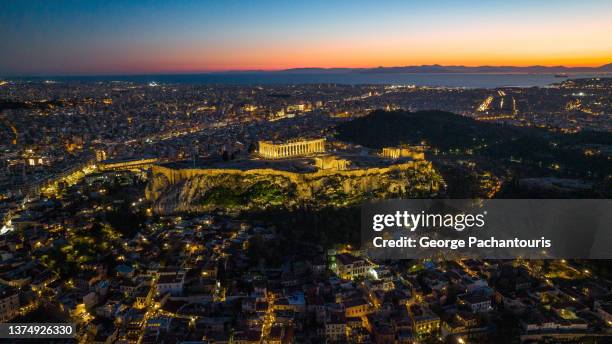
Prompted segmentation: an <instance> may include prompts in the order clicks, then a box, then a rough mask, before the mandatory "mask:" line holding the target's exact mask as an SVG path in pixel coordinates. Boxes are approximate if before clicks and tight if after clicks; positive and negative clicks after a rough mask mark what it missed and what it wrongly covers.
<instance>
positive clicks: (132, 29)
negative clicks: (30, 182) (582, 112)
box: [0, 1, 612, 75]
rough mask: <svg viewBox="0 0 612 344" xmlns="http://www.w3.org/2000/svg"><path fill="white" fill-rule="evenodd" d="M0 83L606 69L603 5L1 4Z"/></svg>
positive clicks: (607, 7) (611, 26) (609, 44)
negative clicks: (316, 72)
mask: <svg viewBox="0 0 612 344" xmlns="http://www.w3.org/2000/svg"><path fill="white" fill-rule="evenodd" d="M0 7H1V8H2V10H1V11H0V13H1V14H0V27H1V28H2V31H3V32H6V33H7V35H6V38H5V39H4V40H3V42H2V43H0V47H1V48H2V51H4V52H6V53H5V54H3V55H2V56H0V66H1V67H0V75H96V74H149V73H198V72H216V71H229V70H232V71H235V70H282V69H288V68H302V67H322V68H335V67H349V68H369V67H378V66H385V67H393V66H407V65H429V64H441V65H465V66H479V65H512V66H529V65H544V66H557V65H564V66H568V67H575V66H589V67H596V66H600V65H604V64H607V63H610V62H611V61H612V41H611V40H609V39H608V38H607V37H610V36H611V34H612V23H610V21H609V20H607V19H608V17H609V15H608V14H609V13H611V10H612V5H611V4H610V3H606V2H604V1H587V2H581V3H577V2H565V1H561V2H555V3H554V6H553V4H552V2H540V3H538V4H531V3H529V2H525V1H519V2H514V3H513V4H504V3H501V2H490V3H487V4H484V5H483V4H472V3H470V2H467V1H457V2H448V1H442V2H436V3H433V4H432V3H428V2H421V1H417V2H411V3H400V2H388V3H385V4H384V6H383V5H381V4H376V3H372V2H358V3H352V2H351V3H348V2H334V3H333V4H328V3H323V2H308V3H302V4H297V3H292V4H286V3H282V2H274V1H266V2H262V3H259V2H258V3H248V2H247V3H245V2H240V3H238V2H236V3H233V2H232V3H222V4H216V3H209V2H192V1H184V2H180V3H178V4H177V3H173V4H172V5H170V4H167V3H162V2H158V1H152V2H142V1H125V2H114V1H110V2H99V1H91V2H87V3H75V2H67V1H60V2H53V3H50V2H49V3H47V2H39V1H28V2H9V3H3V4H2V5H0Z"/></svg>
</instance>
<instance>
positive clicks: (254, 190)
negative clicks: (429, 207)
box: [146, 161, 441, 214]
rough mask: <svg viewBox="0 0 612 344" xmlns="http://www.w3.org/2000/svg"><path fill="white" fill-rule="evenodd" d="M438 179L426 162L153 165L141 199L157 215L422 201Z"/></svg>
mask: <svg viewBox="0 0 612 344" xmlns="http://www.w3.org/2000/svg"><path fill="white" fill-rule="evenodd" d="M440 182H441V177H440V176H439V175H438V173H437V172H436V171H435V170H433V168H432V167H431V164H430V163H428V162H426V161H419V162H410V163H404V164H399V165H393V166H390V167H385V168H371V169H359V170H349V171H319V172H314V173H292V172H285V171H277V170H270V169H261V170H249V171H239V170H220V169H208V170H207V169H170V168H166V167H161V166H155V167H154V168H153V170H152V176H151V178H150V180H149V184H148V185H147V190H146V195H147V198H148V199H149V200H151V201H153V203H154V207H153V209H154V211H155V212H157V213H158V214H170V213H176V212H207V211H211V210H214V209H225V210H247V209H264V208H267V207H288V208H291V207H295V206H297V205H299V204H310V205H312V206H325V205H336V206H341V205H350V204H356V203H358V202H361V201H363V200H365V199H376V198H397V197H423V196H428V195H431V194H432V193H435V192H436V191H437V190H438V187H439V184H440Z"/></svg>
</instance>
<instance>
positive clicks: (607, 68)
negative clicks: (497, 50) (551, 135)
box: [279, 63, 612, 74]
mask: <svg viewBox="0 0 612 344" xmlns="http://www.w3.org/2000/svg"><path fill="white" fill-rule="evenodd" d="M279 72H280V73H299V74H304V73H521V74H529V73H535V74H540V73H549V74H550V73H612V63H608V64H606V65H603V66H599V67H565V66H549V67H547V66H527V67H515V66H478V67H466V66H441V65H422V66H403V67H377V68H317V67H313V68H291V69H285V70H282V71H279Z"/></svg>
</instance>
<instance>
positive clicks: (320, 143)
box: [259, 138, 325, 159]
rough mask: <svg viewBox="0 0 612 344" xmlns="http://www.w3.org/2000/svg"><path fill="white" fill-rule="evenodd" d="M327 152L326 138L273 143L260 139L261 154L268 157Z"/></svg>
mask: <svg viewBox="0 0 612 344" xmlns="http://www.w3.org/2000/svg"><path fill="white" fill-rule="evenodd" d="M324 152H325V139H324V138H323V139H313V140H302V141H290V142H284V143H273V142H270V141H259V155H260V156H261V157H263V158H267V159H284V158H291V157H297V156H304V155H310V154H316V153H324Z"/></svg>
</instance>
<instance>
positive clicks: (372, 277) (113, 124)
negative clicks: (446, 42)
mask: <svg viewBox="0 0 612 344" xmlns="http://www.w3.org/2000/svg"><path fill="white" fill-rule="evenodd" d="M611 94H612V79H610V78H605V77H602V78H589V79H567V80H566V79H562V80H560V81H559V82H558V83H556V84H553V85H551V86H549V87H530V88H519V87H513V88H497V89H473V88H448V87H423V86H412V85H408V86H406V85H401V86H400V85H336V84H305V85H260V86H238V85H227V86H222V85H198V84H163V83H157V82H150V83H136V82H125V81H121V82H86V81H54V80H46V81H32V80H30V81H28V80H23V79H15V80H9V79H7V80H6V81H3V82H2V83H1V85H0V99H1V101H0V107H1V113H0V116H1V117H0V118H1V121H0V128H1V130H0V145H1V146H0V151H1V152H2V153H1V154H2V156H1V157H0V158H1V159H0V161H1V163H0V164H1V166H0V167H1V169H2V171H3V173H2V174H0V178H1V180H0V192H1V194H0V197H1V203H0V211H1V214H2V230H1V232H2V235H1V236H0V243H1V248H0V253H1V255H0V257H1V259H0V285H1V289H2V293H1V298H0V304H1V305H2V307H1V308H0V313H1V314H0V319H1V321H2V322H49V321H52V322H66V323H75V324H76V325H77V330H78V333H77V340H78V341H79V342H83V343H115V342H116V343H158V342H159V343H187V342H189V343H196V342H197V343H322V342H328V343H335V342H338V343H371V342H372V343H436V342H437V343H468V342H498V343H501V342H518V341H519V340H520V341H522V342H529V341H533V342H537V341H543V340H552V341H553V342H557V341H583V342H605V341H606V340H609V339H610V336H612V298H611V296H612V282H611V280H610V278H611V276H610V266H609V263H608V262H607V261H599V262H598V261H588V260H537V261H536V260H522V259H519V258H517V259H516V260H476V259H463V260H453V261H446V260H438V259H426V260H395V261H375V260H373V259H371V258H370V257H368V256H367V255H366V254H364V252H363V251H361V250H360V248H359V240H358V236H359V229H358V228H359V216H358V215H356V214H358V211H359V209H358V205H359V203H360V202H361V201H363V200H366V199H371V198H379V199H380V198H413V197H429V198H435V197H442V198H445V197H454V198H472V197H481V198H498V197H502V198H521V197H527V196H529V195H533V194H534V193H535V194H537V195H540V196H543V197H549V198H555V197H558V198H567V197H578V198H581V197H582V198H584V197H588V198H606V197H610V194H611V191H612V175H611V174H610V171H612V169H610V164H611V160H612V142H610V136H609V134H610V132H612V118H611V117H612V101H611V97H610V95H611ZM386 121H394V122H386ZM438 121H439V122H438ZM443 121H444V122H443ZM447 122H448V123H451V126H452V127H453V128H455V129H453V130H457V132H456V133H455V132H453V134H451V131H448V134H444V135H442V137H441V136H440V135H439V133H437V132H438V131H439V130H437V129H436V128H438V126H440V125H444V124H442V123H447ZM388 123H394V124H393V126H394V128H395V129H390V128H389V124H388ZM412 123H418V128H417V129H412V128H411V127H409V126H410V125H412ZM403 126H407V127H406V128H407V129H406V130H404V127H403ZM385 128H386V129H385ZM474 128H476V129H474ZM449 130H450V129H449ZM473 130H475V131H473ZM498 130H502V131H503V132H504V133H506V132H508V133H512V134H511V136H510V137H508V138H507V140H508V141H504V140H506V138H505V137H504V135H499V134H497V131H498ZM489 131H491V132H493V131H495V132H494V133H495V134H494V135H492V136H490V135H489V134H488V132H489ZM445 133H447V132H445ZM533 133H535V135H537V137H546V138H547V139H550V144H548V145H547V149H548V150H547V151H546V152H545V153H542V152H541V151H539V150H538V149H536V148H535V147H533V146H528V149H527V150H520V149H519V150H518V152H519V153H517V151H500V150H499V149H492V150H491V149H489V148H493V147H494V146H495V145H496V144H498V145H500V146H504V147H505V146H512V147H519V144H520V142H522V141H521V140H523V139H525V140H527V139H529V138H531V137H532V136H530V135H534V134H533ZM455 134H456V135H455ZM398 135H399V136H398ZM450 135H452V136H453V137H454V139H450ZM479 135H482V136H479ZM517 137H518V139H517ZM509 142H511V143H509ZM526 142H527V143H528V144H529V145H532V144H533V143H532V141H529V140H527V141H526ZM513 145H514V146H513ZM521 152H522V153H521ZM574 156H579V157H581V158H580V159H584V161H583V160H577V158H573V157H574ZM567 157H570V158H571V159H569V158H567ZM563 158H566V160H567V161H566V160H563ZM287 180H289V181H290V182H287Z"/></svg>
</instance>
